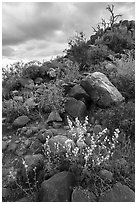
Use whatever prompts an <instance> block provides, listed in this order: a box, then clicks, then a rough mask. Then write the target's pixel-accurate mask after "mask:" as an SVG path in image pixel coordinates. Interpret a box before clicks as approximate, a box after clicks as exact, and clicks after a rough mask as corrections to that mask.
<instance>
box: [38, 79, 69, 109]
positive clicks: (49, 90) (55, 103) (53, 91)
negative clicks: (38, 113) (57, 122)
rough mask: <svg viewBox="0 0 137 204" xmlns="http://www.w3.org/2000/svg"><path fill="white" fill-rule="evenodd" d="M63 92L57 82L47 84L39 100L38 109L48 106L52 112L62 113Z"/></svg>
mask: <svg viewBox="0 0 137 204" xmlns="http://www.w3.org/2000/svg"><path fill="white" fill-rule="evenodd" d="M64 102H65V97H64V90H63V88H62V87H61V85H60V83H59V81H56V82H54V83H48V84H47V85H46V88H45V89H44V90H43V94H41V95H40V98H39V107H40V109H41V110H42V108H43V107H44V106H50V107H51V109H52V110H54V109H56V110H58V111H61V112H64Z"/></svg>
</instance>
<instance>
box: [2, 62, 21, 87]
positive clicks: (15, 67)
mask: <svg viewBox="0 0 137 204" xmlns="http://www.w3.org/2000/svg"><path fill="white" fill-rule="evenodd" d="M24 65H25V64H24V63H23V62H17V63H14V64H11V65H10V66H8V65H7V66H6V68H4V67H3V68H2V80H3V83H4V82H5V81H7V80H10V79H11V78H12V77H14V78H19V77H20V76H21V75H22V71H23V68H24Z"/></svg>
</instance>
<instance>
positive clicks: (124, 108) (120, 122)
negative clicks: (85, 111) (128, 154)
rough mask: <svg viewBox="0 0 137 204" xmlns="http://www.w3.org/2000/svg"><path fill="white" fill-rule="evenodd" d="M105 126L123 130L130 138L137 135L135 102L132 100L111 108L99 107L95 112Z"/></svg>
mask: <svg viewBox="0 0 137 204" xmlns="http://www.w3.org/2000/svg"><path fill="white" fill-rule="evenodd" d="M93 115H94V117H95V119H97V120H99V121H100V123H101V124H103V126H104V127H107V128H108V129H109V130H111V131H113V130H114V129H115V128H119V129H120V130H123V131H124V132H125V133H126V134H127V135H129V136H130V138H132V139H134V137H135V104H134V102H132V101H129V102H128V103H125V102H123V103H121V104H120V105H118V106H115V107H111V108H109V109H98V110H96V112H95V113H93Z"/></svg>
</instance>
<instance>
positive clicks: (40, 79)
mask: <svg viewBox="0 0 137 204" xmlns="http://www.w3.org/2000/svg"><path fill="white" fill-rule="evenodd" d="M34 82H35V84H41V83H42V82H43V79H42V78H41V77H37V78H36V79H35V81H34Z"/></svg>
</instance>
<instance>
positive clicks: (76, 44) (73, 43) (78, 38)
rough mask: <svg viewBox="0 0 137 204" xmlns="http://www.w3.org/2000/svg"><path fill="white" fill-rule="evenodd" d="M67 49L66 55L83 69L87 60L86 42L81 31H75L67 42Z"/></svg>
mask: <svg viewBox="0 0 137 204" xmlns="http://www.w3.org/2000/svg"><path fill="white" fill-rule="evenodd" d="M68 45H69V49H67V50H66V54H67V57H68V58H69V59H70V60H72V61H76V62H77V63H78V64H79V66H80V70H84V69H85V66H86V61H87V49H88V44H87V42H86V38H85V34H84V33H83V32H80V33H77V34H76V35H75V37H74V38H73V39H71V40H70V41H69V42H68Z"/></svg>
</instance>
